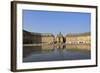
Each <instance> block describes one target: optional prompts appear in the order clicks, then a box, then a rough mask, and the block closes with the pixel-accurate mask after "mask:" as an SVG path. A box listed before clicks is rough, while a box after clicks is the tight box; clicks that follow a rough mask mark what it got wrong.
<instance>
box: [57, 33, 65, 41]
mask: <svg viewBox="0 0 100 73" xmlns="http://www.w3.org/2000/svg"><path fill="white" fill-rule="evenodd" d="M55 40H56V43H64V37H63V35H62V34H61V32H60V33H59V34H58V35H57V36H56V38H55Z"/></svg>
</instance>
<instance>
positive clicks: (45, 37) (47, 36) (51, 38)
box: [41, 33, 55, 44]
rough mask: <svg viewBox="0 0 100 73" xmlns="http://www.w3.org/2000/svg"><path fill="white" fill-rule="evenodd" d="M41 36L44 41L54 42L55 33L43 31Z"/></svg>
mask: <svg viewBox="0 0 100 73" xmlns="http://www.w3.org/2000/svg"><path fill="white" fill-rule="evenodd" d="M41 38H42V43H48V44H50V43H54V39H55V37H54V35H53V34H51V33H43V34H41Z"/></svg>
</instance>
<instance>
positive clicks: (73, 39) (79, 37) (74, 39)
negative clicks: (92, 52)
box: [65, 32, 91, 44]
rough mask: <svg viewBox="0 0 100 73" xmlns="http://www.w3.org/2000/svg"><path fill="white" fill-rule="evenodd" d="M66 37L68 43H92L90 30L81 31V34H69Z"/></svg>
mask: <svg viewBox="0 0 100 73" xmlns="http://www.w3.org/2000/svg"><path fill="white" fill-rule="evenodd" d="M65 38H66V43H67V44H90V43H91V35H90V32H87V33H80V34H67V35H66V37H65Z"/></svg>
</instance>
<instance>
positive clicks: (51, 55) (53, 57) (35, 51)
mask: <svg viewBox="0 0 100 73" xmlns="http://www.w3.org/2000/svg"><path fill="white" fill-rule="evenodd" d="M90 58H91V51H90V50H86V49H85V50H83V49H70V48H66V47H62V48H59V47H55V46H53V45H52V46H51V45H45V47H44V46H24V47H23V62H39V61H60V60H81V59H90Z"/></svg>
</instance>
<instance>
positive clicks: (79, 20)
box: [22, 10, 91, 35]
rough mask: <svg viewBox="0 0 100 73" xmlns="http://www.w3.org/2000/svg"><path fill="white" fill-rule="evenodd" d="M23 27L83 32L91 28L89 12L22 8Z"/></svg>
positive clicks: (66, 32)
mask: <svg viewBox="0 0 100 73" xmlns="http://www.w3.org/2000/svg"><path fill="white" fill-rule="evenodd" d="M22 17H23V18H22V20H23V29H24V30H27V31H30V32H37V33H52V34H54V35H57V34H59V33H60V32H61V33H62V34H63V35H66V34H68V33H84V32H90V30H91V28H90V27H91V26H90V25H91V14H90V13H82V12H81V13H80V12H56V11H36V10H23V16H22Z"/></svg>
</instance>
